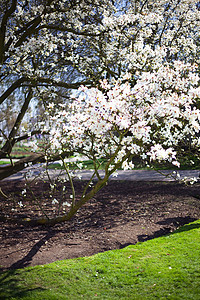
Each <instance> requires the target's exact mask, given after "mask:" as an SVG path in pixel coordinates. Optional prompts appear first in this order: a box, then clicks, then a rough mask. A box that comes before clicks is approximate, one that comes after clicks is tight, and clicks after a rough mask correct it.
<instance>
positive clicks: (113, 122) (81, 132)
mask: <svg viewBox="0 0 200 300" xmlns="http://www.w3.org/2000/svg"><path fill="white" fill-rule="evenodd" d="M193 78H195V81H194V80H193ZM198 82H199V77H198V73H197V66H196V65H191V64H189V63H183V62H180V61H174V64H173V67H172V66H171V67H170V66H169V65H168V64H167V63H165V64H163V66H162V68H161V69H160V70H158V71H151V72H143V73H141V74H140V75H139V76H138V79H137V80H136V83H135V85H134V86H132V85H131V81H130V82H129V81H128V80H127V81H125V82H122V81H121V80H117V81H116V82H115V84H114V85H113V86H112V87H111V88H110V89H109V90H108V89H107V88H108V86H109V87H110V86H111V84H110V83H108V82H106V81H105V80H104V82H103V85H102V86H101V90H99V89H97V88H90V89H88V88H86V87H82V94H84V97H83V95H82V94H81V95H80V97H78V98H77V99H73V101H72V103H71V105H70V106H68V110H60V108H59V110H57V111H56V112H55V114H54V115H53V116H51V115H50V116H49V120H50V141H51V143H50V147H49V149H48V150H49V154H50V153H51V151H53V152H55V151H56V152H57V153H62V152H63V151H71V152H72V153H79V154H83V155H86V156H87V157H88V158H90V159H93V160H96V159H99V158H106V159H108V160H109V159H111V163H110V165H109V172H110V174H111V173H112V172H114V171H115V166H122V168H123V169H130V168H133V167H134V165H133V164H132V162H131V160H129V158H130V157H131V156H134V155H137V156H138V155H140V156H141V157H142V158H143V159H144V161H145V160H146V161H147V162H152V161H159V162H160V161H169V162H171V163H172V164H173V165H175V166H178V167H179V166H180V163H179V161H178V158H177V153H176V150H175V148H176V146H178V145H181V144H182V142H183V140H184V139H186V138H187V137H188V136H189V137H190V139H191V140H192V144H193V145H196V146H197V145H199V135H198V134H197V133H199V130H200V110H199V109H198V108H197V107H196V104H197V102H198V101H197V100H198V99H199V98H200V88H199V86H198V84H197V83H198ZM103 88H104V90H103ZM80 90H81V89H80Z"/></svg>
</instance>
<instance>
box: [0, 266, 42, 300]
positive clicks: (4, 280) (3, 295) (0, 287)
mask: <svg viewBox="0 0 200 300" xmlns="http://www.w3.org/2000/svg"><path fill="white" fill-rule="evenodd" d="M15 274H16V275H17V271H16V270H12V271H7V272H6V273H5V275H4V273H2V274H0V299H2V300H3V299H4V300H6V299H7V300H8V299H15V298H16V297H17V299H21V298H23V297H25V296H28V295H30V293H31V292H33V291H38V292H42V291H44V290H45V289H43V288H40V287H38V288H33V289H30V288H27V289H26V287H25V286H24V285H23V286H22V285H21V286H19V283H20V282H19V280H17V279H14V277H13V276H14V275H15Z"/></svg>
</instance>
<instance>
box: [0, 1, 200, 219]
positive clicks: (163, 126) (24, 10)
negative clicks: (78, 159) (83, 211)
mask: <svg viewBox="0 0 200 300" xmlns="http://www.w3.org/2000/svg"><path fill="white" fill-rule="evenodd" d="M33 2H34V1H14V0H13V1H11V2H10V1H4V6H5V7H6V8H7V13H5V14H3V19H2V23H1V30H2V32H3V33H4V35H3V39H2V40H1V43H2V45H3V48H1V49H3V52H1V53H0V54H1V56H0V57H1V61H2V77H1V78H2V91H3V93H2V96H1V97H0V103H3V102H4V101H6V99H7V97H9V95H11V93H13V92H14V91H17V90H22V91H23V92H24V104H23V105H22V109H21V111H20V112H19V115H18V118H17V119H16V123H15V125H14V127H13V129H12V130H11V132H10V134H9V135H8V136H7V137H6V141H5V140H4V141H3V143H2V150H1V153H0V157H5V156H6V155H8V154H10V153H11V149H12V147H13V145H14V144H15V143H16V142H17V141H19V140H20V139H22V138H23V137H25V136H26V135H27V136H28V134H29V135H33V134H34V133H36V132H40V133H43V135H44V136H45V141H42V142H41V141H40V144H39V148H37V145H36V146H35V147H36V148H35V150H37V156H36V159H27V161H33V162H34V163H35V162H38V161H46V162H47V164H48V163H49V162H50V161H52V160H55V159H58V158H59V159H61V160H62V161H63V167H64V168H65V171H66V176H65V178H68V180H69V182H70V185H71V190H72V193H71V194H70V197H69V199H68V200H66V199H65V200H66V201H64V202H62V203H57V200H56V199H53V200H51V201H53V204H55V205H58V206H59V216H57V218H55V219H54V220H50V219H49V221H48V222H51V223H54V222H56V221H58V220H68V219H70V218H71V217H72V216H73V215H74V214H75V213H76V211H77V210H78V209H79V208H80V207H81V206H82V205H83V204H84V203H85V202H87V201H88V200H89V199H91V198H92V197H93V196H94V195H95V193H96V192H97V191H98V190H100V188H102V187H103V186H104V185H105V184H106V183H107V181H108V179H109V177H110V176H111V175H112V174H116V171H117V169H118V168H120V167H122V168H123V169H127V168H133V167H134V166H133V160H132V158H133V157H135V156H138V157H140V158H141V159H142V160H143V161H144V162H146V163H148V164H152V163H153V162H154V161H156V160H157V161H168V162H170V163H172V164H173V165H175V166H177V167H178V166H179V163H180V162H179V157H180V155H181V149H182V150H183V147H184V145H185V144H187V142H188V140H189V141H190V146H191V147H193V148H195V149H197V151H198V147H199V134H198V132H199V109H198V101H199V76H198V73H199V70H198V65H199V48H198V45H199V25H200V24H199V5H198V3H197V2H196V1H193V0H190V1H186V0H182V1H180V0H177V1H166V0H162V1H150V0H149V1H137V0H135V1H133V0H130V1H123V0H120V1H92V2H90V1H67V0H63V1H59V2H57V1H53V0H52V1H46V2H45V5H44V4H43V3H42V2H41V3H40V1H35V2H34V3H35V5H31V4H32V3H33ZM10 3H12V5H11V6H9V5H10ZM17 4H18V5H17ZM36 4H40V5H38V6H37V8H36ZM7 28H8V29H7ZM1 51H2V50H1ZM68 75H70V76H71V77H68ZM75 78H76V79H75ZM9 84H10V85H9ZM80 86H81V88H79V87H80ZM63 88H65V89H66V90H68V89H76V88H79V91H78V93H79V96H78V93H72V95H76V96H75V97H71V98H70V100H69V97H68V98H67V101H66V97H65V95H66V93H65V92H64V90H63ZM58 96H59V97H61V98H62V100H61V101H57V100H58ZM32 98H34V99H35V101H39V100H41V103H43V104H44V109H46V114H45V115H44V116H43V123H41V124H37V127H35V128H31V131H29V132H26V135H24V136H22V137H20V136H19V137H18V136H17V134H18V132H19V128H20V124H21V121H22V119H23V117H24V114H25V111H26V109H27V107H28V106H29V103H30V101H31V99H32ZM38 103H39V102H38ZM33 148H34V147H33ZM69 154H70V155H72V154H73V155H84V156H87V157H88V158H89V159H92V161H93V163H94V174H93V175H92V177H91V179H90V180H89V182H88V183H87V184H86V186H85V188H84V190H83V194H82V196H81V199H79V200H77V199H76V193H75V189H74V185H73V174H71V171H70V170H69V168H68V165H67V163H66V161H65V157H66V156H67V155H69ZM38 156H39V157H40V159H39V160H38V159H37V157H38ZM34 157H35V156H34ZM100 158H104V159H105V160H106V166H105V169H104V175H103V176H102V175H101V174H100V172H99V171H98V170H99V159H100ZM24 163H25V161H23V162H22V164H19V163H16V164H13V165H12V166H11V167H6V170H7V173H6V174H7V175H8V174H9V175H10V174H12V173H14V172H16V171H18V170H19V169H22V168H24V167H25V166H26V165H25V164H24ZM8 168H9V171H8ZM47 173H48V172H47ZM1 174H2V173H1V172H0V178H5V177H6V176H7V175H5V173H3V175H1ZM94 178H95V180H97V181H95V183H94V185H93V186H91V184H92V181H93V179H94ZM49 179H50V181H51V178H50V177H49ZM51 186H52V190H54V189H55V182H53V181H52V182H51ZM25 194H26V193H25V192H24V195H25ZM62 205H64V206H65V211H66V207H68V211H66V213H65V214H62V211H61V209H60V207H61V206H62Z"/></svg>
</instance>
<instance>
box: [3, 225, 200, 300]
mask: <svg viewBox="0 0 200 300" xmlns="http://www.w3.org/2000/svg"><path fill="white" fill-rule="evenodd" d="M199 263H200V220H199V221H196V222H193V223H191V224H188V225H185V226H183V227H182V228H180V229H179V230H177V231H175V232H174V233H172V234H170V235H168V236H164V237H161V238H157V239H153V240H149V241H147V242H143V243H138V244H136V245H133V246H128V247H126V248H124V249H121V250H115V251H108V252H104V253H99V254H97V255H94V256H91V257H84V258H78V259H72V260H63V261H57V262H55V263H52V264H49V265H42V266H36V267H29V268H25V269H22V270H14V271H6V272H4V273H1V275H0V282H1V286H0V299H9V300H11V299H29V300H30V299H37V300H39V299H41V300H45V299H47V300H48V299H55V300H57V299H65V300H66V299H111V300H113V299H137V300H138V299H141V300H143V299H174V300H176V299H185V300H188V299H195V300H198V299H200V264H199Z"/></svg>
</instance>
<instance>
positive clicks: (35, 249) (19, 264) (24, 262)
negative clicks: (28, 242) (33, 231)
mask: <svg viewBox="0 0 200 300" xmlns="http://www.w3.org/2000/svg"><path fill="white" fill-rule="evenodd" d="M55 234H56V231H50V232H47V234H46V235H45V236H44V237H43V238H42V239H40V241H39V242H37V243H36V244H35V245H34V246H33V247H32V248H31V250H30V251H29V252H28V253H27V254H26V256H24V257H23V258H22V259H20V260H18V261H17V262H15V263H13V264H12V265H11V266H10V267H9V268H8V270H15V269H22V268H25V267H27V266H28V265H29V264H30V263H31V261H32V259H33V257H34V256H35V255H36V254H37V252H38V251H39V250H40V248H41V247H42V246H43V245H45V243H46V242H47V241H48V240H50V239H51V238H52V237H53V236H54V235H55ZM0 270H1V269H0Z"/></svg>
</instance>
